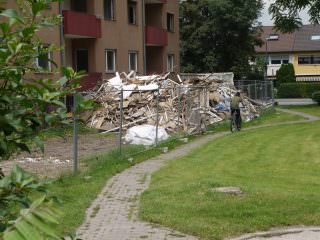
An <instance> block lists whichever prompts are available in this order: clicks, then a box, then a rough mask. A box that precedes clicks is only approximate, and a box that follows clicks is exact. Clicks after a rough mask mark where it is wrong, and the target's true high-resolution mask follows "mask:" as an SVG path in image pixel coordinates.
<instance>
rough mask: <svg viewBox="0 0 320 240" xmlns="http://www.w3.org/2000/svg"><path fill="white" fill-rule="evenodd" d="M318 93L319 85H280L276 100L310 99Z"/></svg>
mask: <svg viewBox="0 0 320 240" xmlns="http://www.w3.org/2000/svg"><path fill="white" fill-rule="evenodd" d="M317 91H320V83H282V84H280V86H279V88H278V93H277V97H278V98H311V97H312V94H313V93H314V92H317Z"/></svg>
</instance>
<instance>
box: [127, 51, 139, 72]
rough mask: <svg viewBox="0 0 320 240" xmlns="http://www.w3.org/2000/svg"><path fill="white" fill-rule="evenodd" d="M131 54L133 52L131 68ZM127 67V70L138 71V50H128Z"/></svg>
mask: <svg viewBox="0 0 320 240" xmlns="http://www.w3.org/2000/svg"><path fill="white" fill-rule="evenodd" d="M131 54H135V69H131ZM128 69H129V72H131V71H135V72H138V51H129V53H128Z"/></svg>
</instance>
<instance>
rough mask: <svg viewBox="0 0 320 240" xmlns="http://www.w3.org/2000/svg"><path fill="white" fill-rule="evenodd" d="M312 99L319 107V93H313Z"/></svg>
mask: <svg viewBox="0 0 320 240" xmlns="http://www.w3.org/2000/svg"><path fill="white" fill-rule="evenodd" d="M312 99H313V101H315V102H317V103H318V104H319V105H320V91H317V92H314V93H313V94H312Z"/></svg>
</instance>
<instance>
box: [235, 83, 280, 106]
mask: <svg viewBox="0 0 320 240" xmlns="http://www.w3.org/2000/svg"><path fill="white" fill-rule="evenodd" d="M234 84H235V87H236V88H237V89H238V90H240V91H241V92H242V93H243V94H244V95H246V96H247V97H248V98H250V99H253V100H256V101H257V102H260V103H262V104H264V105H267V104H272V103H273V102H274V86H273V81H263V80H235V81H234Z"/></svg>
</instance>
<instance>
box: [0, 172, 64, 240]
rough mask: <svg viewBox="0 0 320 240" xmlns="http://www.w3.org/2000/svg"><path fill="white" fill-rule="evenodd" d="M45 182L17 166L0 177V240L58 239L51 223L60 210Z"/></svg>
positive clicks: (53, 223)
mask: <svg viewBox="0 0 320 240" xmlns="http://www.w3.org/2000/svg"><path fill="white" fill-rule="evenodd" d="M47 184H48V183H47V182H44V181H39V180H38V179H36V178H35V177H33V176H32V175H30V174H28V173H26V172H25V171H23V170H22V169H21V168H19V167H17V166H15V167H14V168H13V170H12V172H11V174H10V175H8V176H5V177H2V178H0V220H1V221H0V239H3V240H10V239H16V240H18V239H19V240H29V239H61V238H59V236H58V235H57V234H56V231H55V230H54V225H57V224H58V223H59V222H58V219H59V217H60V216H61V214H62V213H61V212H60V211H58V209H57V204H56V198H55V197H53V196H50V194H49V193H48V191H47Z"/></svg>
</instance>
